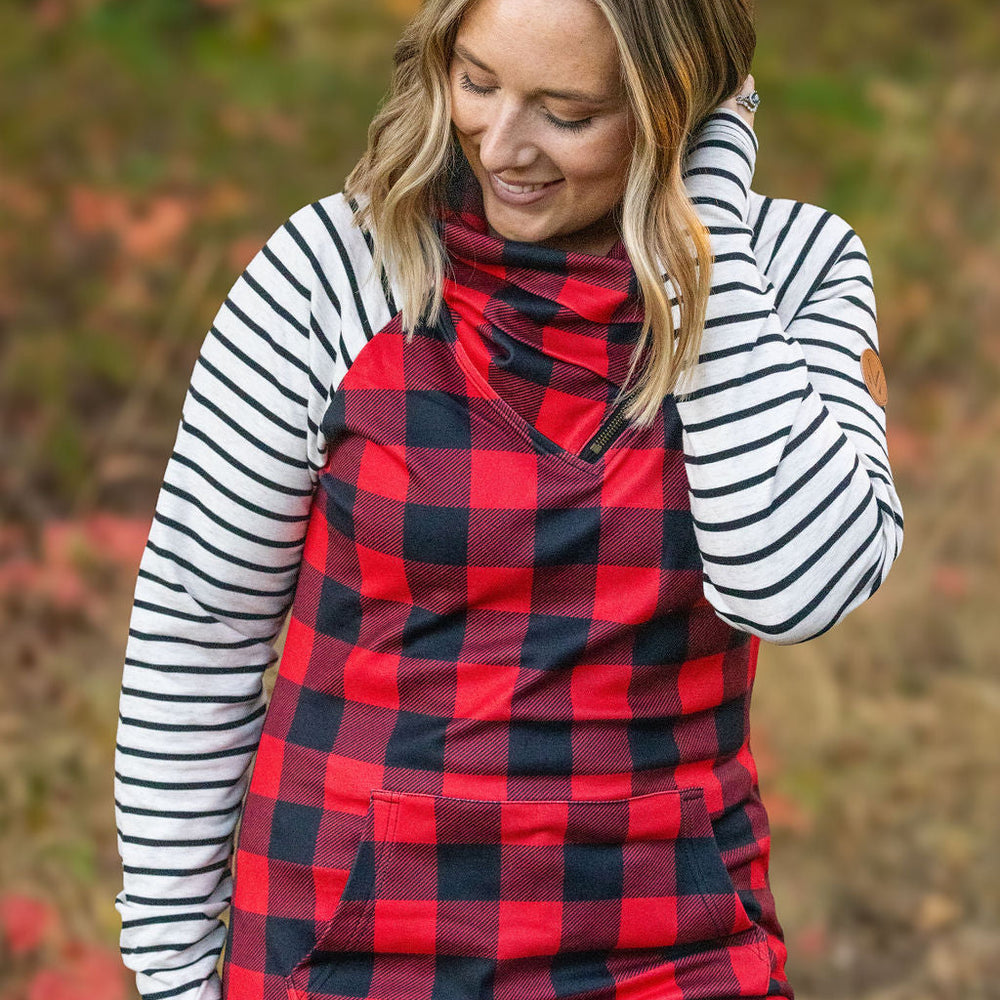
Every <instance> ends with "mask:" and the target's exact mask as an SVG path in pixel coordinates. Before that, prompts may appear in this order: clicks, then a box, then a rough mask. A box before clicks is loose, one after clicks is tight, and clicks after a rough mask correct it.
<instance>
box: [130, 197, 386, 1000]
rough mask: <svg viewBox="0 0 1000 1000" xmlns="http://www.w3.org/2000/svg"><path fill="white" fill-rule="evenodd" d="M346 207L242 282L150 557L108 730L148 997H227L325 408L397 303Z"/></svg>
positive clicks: (193, 384)
mask: <svg viewBox="0 0 1000 1000" xmlns="http://www.w3.org/2000/svg"><path fill="white" fill-rule="evenodd" d="M350 216H351V210H350V208H349V207H348V206H347V204H346V202H344V200H343V198H342V196H340V195H333V196H330V197H329V198H325V199H323V200H322V201H319V202H316V203H313V204H312V205H308V206H305V207H304V208H302V209H300V210H299V211H297V212H296V213H295V214H294V215H292V216H291V217H290V218H289V219H288V220H287V221H286V222H285V223H284V224H283V225H282V226H281V227H279V228H278V229H277V230H276V231H275V232H274V233H273V235H272V236H271V237H270V238H269V239H268V240H267V242H266V243H265V245H264V246H263V248H262V249H261V250H260V251H259V252H258V253H257V255H256V256H255V257H254V259H253V260H252V261H251V262H250V264H249V265H248V266H247V268H246V269H245V270H244V271H243V273H242V274H241V275H240V276H239V278H238V279H237V280H236V282H235V284H234V285H233V286H232V288H231V290H230V292H229V294H228V295H227V297H226V299H225V301H224V303H223V304H222V306H221V307H220V309H219V310H218V313H217V315H216V316H215V319H214V321H213V323H212V326H211V329H210V330H209V332H208V334H207V336H206V338H205V340H204V342H203V344H202V347H201V350H200V353H199V356H198V358H197V361H196V363H195V366H194V370H193V373H192V376H191V381H190V385H189V388H188V391H187V395H186V397H185V400H184V403H183V407H182V411H181V418H180V422H179V426H178V431H177V436H176V441H175V445H174V449H173V452H172V453H171V455H170V457H169V460H168V462H167V466H166V470H165V473H164V479H163V483H162V486H161V489H160V492H159V495H158V498H157V501H156V506H155V512H154V516H153V522H152V526H151V529H150V532H149V537H148V540H147V543H146V547H145V550H144V552H143V555H142V559H141V562H140V566H139V573H138V578H137V581H136V586H135V596H134V603H133V607H132V612H131V619H130V624H129V630H128V638H127V642H126V649H125V664H124V670H123V675H122V687H121V694H120V705H119V719H118V730H117V742H116V746H115V771H114V794H115V818H116V823H117V829H118V850H119V853H120V855H121V858H122V863H123V888H122V891H121V892H120V893H119V894H118V895H117V897H116V899H115V908H116V909H117V910H118V912H119V914H120V915H121V920H122V927H121V941H120V944H121V953H122V958H123V961H124V962H125V964H126V966H127V967H129V968H130V969H132V970H134V971H135V973H136V984H137V988H138V991H139V993H140V995H141V996H143V997H144V998H146V1000H167V998H171V1000H174V998H177V1000H216V998H218V997H219V996H220V995H221V983H220V981H219V977H218V974H217V971H216V967H217V961H218V958H219V955H220V953H221V950H222V947H223V944H224V940H225V935H226V926H225V924H224V923H223V922H222V921H221V920H220V915H221V914H222V912H223V911H224V910H225V909H226V907H227V906H228V904H229V901H230V898H231V893H232V877H231V870H230V859H231V852H232V847H233V843H232V838H233V832H234V828H235V825H236V821H237V818H238V815H239V811H240V807H241V803H242V799H243V795H244V792H245V790H246V785H247V782H248V779H249V770H250V769H249V765H250V762H251V759H252V756H253V754H254V752H255V751H256V748H257V744H258V741H259V738H260V734H261V730H262V727H263V720H264V714H265V710H266V696H265V693H264V690H263V686H262V674H263V672H264V670H265V668H266V667H267V666H268V665H269V664H270V663H271V662H272V661H273V660H274V659H275V658H276V653H275V649H274V641H275V639H276V637H277V636H278V634H279V633H280V631H281V627H282V624H283V621H284V617H285V614H286V612H287V610H288V608H289V606H290V604H291V601H292V597H293V592H294V587H295V583H296V580H297V576H298V569H299V564H300V559H301V553H302V546H303V542H304V535H305V530H306V526H307V522H308V516H309V508H310V505H311V501H312V496H313V493H314V489H315V486H316V483H317V482H318V471H319V469H320V468H321V466H322V464H323V461H324V452H325V450H326V445H325V441H324V439H323V437H322V435H321V432H320V423H321V420H322V415H323V412H324V410H325V407H326V405H327V403H328V400H329V395H330V392H331V391H332V389H333V388H334V387H335V386H336V384H337V383H338V382H339V380H340V378H341V377H342V375H343V373H344V371H345V370H346V367H347V366H348V365H349V364H350V361H351V355H352V353H354V354H356V352H357V350H358V349H360V346H362V345H363V344H364V343H365V342H366V340H367V339H370V336H371V333H370V330H371V323H372V322H373V321H374V322H384V321H385V320H386V319H387V318H388V316H389V315H391V314H390V313H389V312H388V311H387V310H388V309H389V308H391V307H390V306H389V305H388V304H387V302H386V300H385V296H384V295H383V294H382V291H381V290H379V289H378V288H377V287H374V288H373V287H371V286H372V285H374V284H375V283H369V288H368V290H367V292H366V293H365V294H366V295H368V296H369V298H368V302H367V305H366V303H365V302H364V301H363V296H362V293H361V291H360V289H359V286H358V282H357V280H356V278H355V274H354V265H353V263H352V260H357V259H362V260H363V259H364V257H365V255H366V253H367V249H366V245H365V244H366V240H365V236H364V235H363V234H362V233H361V231H360V230H357V229H353V230H352V229H351V227H350V225H349V219H350ZM368 260H369V262H370V255H369V256H368ZM373 304H374V305H373ZM373 315H374V320H373V318H372V317H373ZM376 328H377V327H376ZM352 338H353V339H352Z"/></svg>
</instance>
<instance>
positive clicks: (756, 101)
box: [736, 90, 760, 113]
mask: <svg viewBox="0 0 1000 1000" xmlns="http://www.w3.org/2000/svg"><path fill="white" fill-rule="evenodd" d="M736 103H737V104H742V105H743V107H745V108H746V109H747V111H750V112H754V113H755V112H756V111H757V108H758V107H760V94H758V93H757V91H756V90H751V91H750V93H749V94H740V96H739V97H737V98H736Z"/></svg>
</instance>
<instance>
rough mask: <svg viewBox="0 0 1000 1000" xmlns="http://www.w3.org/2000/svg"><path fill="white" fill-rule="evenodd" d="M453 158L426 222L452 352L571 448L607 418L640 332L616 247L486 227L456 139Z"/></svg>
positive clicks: (638, 306)
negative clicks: (437, 259) (565, 244)
mask: <svg viewBox="0 0 1000 1000" xmlns="http://www.w3.org/2000/svg"><path fill="white" fill-rule="evenodd" d="M453 162H454V166H453V167H452V168H451V169H450V170H449V173H448V176H447V183H446V187H445V195H444V197H443V199H442V201H441V205H440V208H439V210H438V216H437V225H438V232H439V234H440V237H441V242H442V245H443V247H444V249H445V253H446V255H447V265H448V267H447V269H446V277H445V281H444V287H443V297H444V301H445V305H446V307H447V308H448V309H449V311H450V315H451V319H452V323H453V326H454V328H455V332H456V335H457V339H458V341H459V343H460V346H461V348H462V351H463V353H464V355H465V357H466V359H468V360H469V362H470V363H471V364H472V365H473V366H474V367H475V369H476V371H477V372H478V375H479V377H480V378H481V379H482V380H483V381H484V382H485V383H487V385H488V388H489V390H490V391H491V392H492V393H493V394H495V395H496V396H497V397H499V398H500V400H502V401H503V402H504V403H506V404H507V405H508V406H510V407H511V408H512V409H513V410H514V411H515V412H516V413H517V414H518V415H519V416H520V417H521V418H522V419H523V420H525V421H526V422H528V423H530V424H531V425H532V426H533V427H534V429H535V430H536V431H537V432H539V433H541V434H542V435H544V436H546V437H547V438H549V439H550V440H551V441H553V442H555V444H556V445H558V446H559V447H561V448H563V449H565V450H567V451H571V452H573V453H574V454H579V453H580V452H581V451H582V449H583V448H584V446H585V445H586V444H587V442H588V441H589V440H590V438H591V437H592V436H593V434H594V433H596V431H597V430H598V429H599V428H600V427H601V426H602V425H603V424H604V421H605V420H606V419H607V418H608V416H609V414H610V411H611V408H612V407H613V405H614V403H615V402H616V398H617V394H618V390H619V388H620V387H621V386H622V385H623V384H624V382H625V378H626V376H627V374H628V368H629V364H630V362H631V359H632V353H633V351H634V349H635V346H636V342H637V341H638V339H639V333H640V331H641V329H642V320H643V307H642V302H641V299H640V297H639V285H638V281H637V279H636V274H635V269H634V268H633V266H632V262H631V260H630V259H629V257H628V253H627V252H626V249H625V244H624V242H623V241H622V240H621V238H620V237H619V239H618V240H617V242H616V243H615V245H614V246H613V247H612V248H611V251H610V252H609V253H608V255H607V256H598V255H596V254H588V253H580V252H578V251H564V250H558V249H555V248H552V247H548V246H542V245H541V244H538V243H527V242H520V241H517V240H509V239H506V238H504V237H502V236H498V235H494V234H493V233H491V232H490V226H489V223H488V221H487V219H486V215H485V211H484V207H483V191H482V188H481V186H480V184H479V181H478V180H477V178H476V175H475V174H474V173H473V171H472V168H471V167H470V166H469V163H468V161H467V160H466V159H465V154H464V152H463V151H462V150H461V148H460V147H458V148H457V149H456V152H455V157H454V161H453ZM646 349H647V350H648V346H647V348H646ZM643 362H644V359H642V360H640V365H641V364H642V363H643Z"/></svg>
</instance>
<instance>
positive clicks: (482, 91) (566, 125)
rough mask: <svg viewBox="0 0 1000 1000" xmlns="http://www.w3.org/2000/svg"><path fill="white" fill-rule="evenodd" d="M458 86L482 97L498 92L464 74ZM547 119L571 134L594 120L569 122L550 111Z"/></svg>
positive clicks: (584, 119)
mask: <svg viewBox="0 0 1000 1000" xmlns="http://www.w3.org/2000/svg"><path fill="white" fill-rule="evenodd" d="M458 84H459V86H460V87H461V88H462V89H463V90H467V91H469V93H472V94H478V95H479V96H480V97H483V96H485V95H486V94H489V93H491V92H492V91H494V90H496V87H480V86H479V85H478V84H475V83H473V82H472V80H471V79H469V74H468V73H463V74H462V75H461V77H459V81H458ZM545 117H546V118H547V119H548V120H549V121H550V122H551V123H552V124H553V125H555V126H556V127H557V128H562V129H567V130H569V131H571V132H578V131H580V130H581V129H585V128H586V127H587V126H588V125H590V123H591V122H592V121H593V120H594V119H593V117H591V118H581V119H580V120H579V121H575V122H568V121H564V120H563V119H562V118H556V116H555V115H553V114H551V113H549V112H548V111H546V112H545Z"/></svg>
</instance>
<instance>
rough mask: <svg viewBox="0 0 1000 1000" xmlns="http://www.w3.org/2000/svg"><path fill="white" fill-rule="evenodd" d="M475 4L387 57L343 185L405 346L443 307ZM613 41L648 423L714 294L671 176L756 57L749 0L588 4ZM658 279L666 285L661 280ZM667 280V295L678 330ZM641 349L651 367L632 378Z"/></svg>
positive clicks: (638, 404) (410, 33)
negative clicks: (625, 109)
mask: <svg viewBox="0 0 1000 1000" xmlns="http://www.w3.org/2000/svg"><path fill="white" fill-rule="evenodd" d="M475 2H476V0H424V2H423V4H422V6H421V8H420V10H419V11H418V13H417V14H416V16H415V17H414V18H413V19H412V20H411V21H410V22H409V24H408V25H407V26H406V27H405V29H404V31H403V34H402V36H401V37H400V39H399V41H398V42H397V44H396V48H395V52H394V58H393V63H394V72H393V78H392V83H391V86H390V90H389V93H388V95H387V97H386V99H385V101H384V102H383V104H382V106H381V108H380V109H379V112H378V113H377V115H376V116H375V118H374V119H373V121H372V123H371V125H370V127H369V130H368V148H367V150H366V152H365V154H364V155H363V156H362V158H361V159H360V160H359V161H358V163H357V165H356V166H355V167H354V169H353V170H352V171H351V173H350V174H349V176H348V177H347V179H346V181H345V183H344V194H345V196H346V197H348V198H355V199H356V200H357V202H358V203H359V208H358V211H357V213H356V215H355V224H356V225H360V226H362V227H363V228H365V229H368V230H370V231H372V232H373V233H374V234H375V236H376V238H375V239H374V241H373V242H374V260H375V271H379V270H381V269H383V268H388V270H389V271H391V272H392V273H394V275H395V278H396V284H397V286H398V288H399V289H400V292H401V294H400V298H401V312H402V316H401V320H402V326H403V329H404V331H405V332H406V336H407V337H408V338H410V337H412V335H413V330H414V328H415V327H416V326H417V325H418V324H419V323H420V322H421V321H423V322H427V323H431V324H433V323H435V322H436V321H437V319H438V317H439V313H440V310H441V308H442V301H443V300H442V295H441V290H442V282H443V278H444V274H445V269H446V264H447V259H446V255H445V252H444V248H443V247H442V245H441V241H440V238H439V236H438V232H437V229H436V226H435V218H436V215H437V212H438V208H439V206H440V205H441V204H442V203H443V199H444V198H445V184H446V179H447V175H448V171H449V170H450V168H451V167H452V165H453V160H452V158H453V157H455V156H456V155H458V156H461V155H463V154H462V153H461V151H460V149H458V147H457V142H456V141H455V140H454V139H453V135H452V125H451V91H450V85H449V64H450V62H451V56H452V46H453V45H454V42H455V37H456V35H457V34H458V28H459V24H460V22H461V19H462V15H463V14H464V13H465V11H466V10H468V9H469V8H470V7H471V6H472V5H473V4H474V3H475ZM591 2H592V3H594V4H595V5H596V6H597V7H598V8H599V9H600V10H601V12H602V13H603V14H604V16H605V18H606V19H607V22H608V24H609V26H610V28H611V31H612V33H613V35H614V38H615V42H616V45H617V48H618V55H619V59H620V64H621V73H622V82H623V83H624V86H625V90H626V93H627V95H628V101H629V106H630V109H631V112H632V115H633V118H634V121H635V123H636V132H635V143H634V148H633V152H632V159H631V163H630V165H629V171H628V180H627V184H626V188H625V193H624V195H623V198H622V202H621V205H620V208H619V215H618V218H619V219H620V225H621V235H622V240H623V242H624V244H625V248H626V250H627V251H628V255H629V258H630V259H631V261H632V265H633V267H634V268H635V272H636V277H637V280H638V284H639V294H640V297H641V300H642V303H643V309H644V319H643V325H642V329H641V331H640V335H639V340H638V343H637V344H636V348H635V352H634V354H633V357H632V365H631V367H630V369H629V372H628V378H627V380H626V385H625V386H623V391H622V393H620V394H619V398H620V397H621V395H622V394H623V393H624V391H625V389H626V388H628V389H629V391H630V392H632V393H633V394H634V397H633V399H632V400H631V402H630V403H629V405H628V408H627V411H626V412H627V415H628V417H629V418H630V419H631V420H634V421H636V422H638V423H641V424H646V423H649V422H650V421H651V420H652V419H653V417H654V416H655V414H656V412H657V411H658V410H659V409H660V406H661V405H662V401H663V397H664V396H666V395H667V394H669V393H671V392H674V391H675V390H676V387H677V385H678V382H679V380H680V379H681V377H682V376H683V375H684V373H685V372H686V371H688V370H689V369H693V368H694V366H695V365H696V364H697V361H698V354H699V350H700V345H701V337H702V331H703V329H704V325H705V316H706V312H707V308H708V298H709V291H710V289H711V270H712V261H713V258H712V250H711V243H710V240H709V235H708V232H707V230H706V229H705V227H704V225H703V224H702V222H701V220H700V219H699V217H698V215H697V213H696V211H695V209H694V207H693V206H692V204H691V201H690V199H689V198H688V196H687V192H686V189H685V186H684V182H683V179H682V176H681V172H682V168H683V162H684V157H685V155H686V153H687V147H688V142H689V140H690V138H691V137H692V136H693V135H695V134H696V133H697V130H698V128H699V127H700V125H701V124H702V122H703V121H704V119H705V118H706V117H707V115H709V114H710V113H711V112H712V111H713V110H714V109H715V108H716V107H717V106H718V105H719V104H721V103H722V101H724V100H726V98H728V97H729V96H731V95H732V94H734V93H735V92H736V90H737V88H738V87H739V86H740V84H741V83H742V82H743V80H744V79H745V78H746V76H747V74H748V73H749V72H750V64H751V62H752V59H753V53H754V49H755V47H756V32H755V29H754V24H753V6H752V0H591ZM661 266H663V267H665V268H666V274H663V273H662V272H661ZM665 280H666V281H669V283H670V284H671V285H672V286H673V288H674V291H675V294H676V299H677V304H678V308H679V329H678V330H677V331H675V330H674V321H673V310H672V302H671V297H670V294H669V292H668V290H667V288H666V286H665ZM647 341H649V348H650V353H649V360H648V362H647V364H646V365H645V366H644V367H643V369H642V371H641V372H640V374H639V375H638V377H636V378H635V381H634V382H633V381H632V379H633V376H634V375H635V371H636V363H637V361H638V359H639V357H640V356H641V353H642V351H643V349H644V347H645V345H646V343H647Z"/></svg>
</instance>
